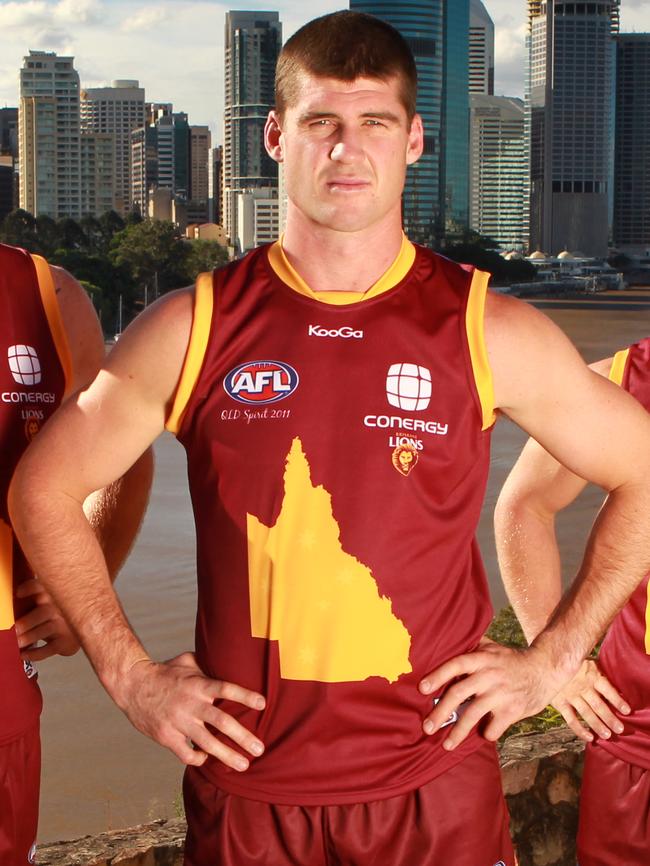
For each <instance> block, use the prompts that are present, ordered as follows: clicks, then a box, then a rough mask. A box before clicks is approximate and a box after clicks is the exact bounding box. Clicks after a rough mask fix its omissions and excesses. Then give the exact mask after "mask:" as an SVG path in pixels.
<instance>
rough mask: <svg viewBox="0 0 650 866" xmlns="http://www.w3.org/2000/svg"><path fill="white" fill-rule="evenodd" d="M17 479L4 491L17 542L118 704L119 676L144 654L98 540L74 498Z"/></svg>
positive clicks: (18, 475)
mask: <svg viewBox="0 0 650 866" xmlns="http://www.w3.org/2000/svg"><path fill="white" fill-rule="evenodd" d="M21 481H22V479H21V477H20V472H19V473H18V474H17V477H16V479H15V480H14V483H13V484H12V488H11V491H10V510H11V518H12V525H13V527H14V529H15V531H16V535H17V537H18V540H19V542H20V544H21V546H22V548H23V550H24V551H25V554H26V556H27V558H28V559H29V562H30V565H31V567H32V568H33V570H34V572H35V573H36V574H37V575H38V577H39V579H40V580H41V581H42V583H43V585H44V586H45V588H46V589H47V590H48V591H49V592H50V593H51V595H52V597H53V598H54V601H55V603H56V604H57V606H58V607H59V609H60V610H61V612H62V614H63V615H64V617H65V618H66V620H67V621H68V623H69V624H70V626H71V628H72V629H73V631H74V632H75V634H76V635H77V638H78V640H79V642H80V643H81V645H82V647H83V648H84V650H85V652H86V654H87V656H88V658H89V659H90V662H91V664H92V665H93V667H94V669H95V670H96V672H97V675H98V676H99V678H100V679H101V681H102V683H103V685H104V686H105V688H106V689H107V691H108V692H109V694H111V696H112V697H114V699H115V700H116V701H117V703H120V700H119V695H118V694H117V692H118V691H119V688H118V687H119V683H120V681H121V679H122V677H123V675H124V674H125V673H127V672H128V670H129V669H130V667H131V666H132V665H133V664H134V663H135V662H136V661H137V660H138V659H139V658H142V657H144V656H146V653H145V651H144V649H143V647H142V644H141V643H140V641H139V640H138V639H137V637H136V636H135V635H134V633H133V631H132V630H131V628H130V626H129V624H128V621H127V619H126V616H125V615H124V612H123V611H122V608H121V606H120V603H119V601H118V599H117V596H116V594H115V591H114V590H113V587H112V585H111V581H110V578H109V573H108V569H107V566H106V562H105V559H104V556H103V554H102V551H101V547H100V545H99V542H98V539H97V537H96V535H95V533H94V531H93V529H92V527H91V526H90V524H89V523H88V521H87V520H86V517H85V516H84V513H83V509H82V506H81V504H80V503H79V502H76V501H75V500H74V499H72V498H70V497H69V496H67V495H66V494H63V493H57V492H54V491H50V490H46V489H43V488H40V489H34V487H33V486H30V485H29V484H23V483H21Z"/></svg>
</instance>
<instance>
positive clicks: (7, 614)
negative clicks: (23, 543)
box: [0, 520, 14, 630]
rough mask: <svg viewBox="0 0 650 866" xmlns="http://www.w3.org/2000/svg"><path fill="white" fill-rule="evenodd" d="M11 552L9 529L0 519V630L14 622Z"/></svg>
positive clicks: (11, 540) (11, 537)
mask: <svg viewBox="0 0 650 866" xmlns="http://www.w3.org/2000/svg"><path fill="white" fill-rule="evenodd" d="M12 554H13V535H12V534H11V529H10V528H9V527H8V526H7V524H6V523H5V522H4V521H3V520H0V630H4V629H8V628H11V626H12V625H13V624H14V599H13V591H14V586H13V577H12V566H11V560H12Z"/></svg>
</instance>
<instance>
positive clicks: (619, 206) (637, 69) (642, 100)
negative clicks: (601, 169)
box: [613, 33, 650, 253]
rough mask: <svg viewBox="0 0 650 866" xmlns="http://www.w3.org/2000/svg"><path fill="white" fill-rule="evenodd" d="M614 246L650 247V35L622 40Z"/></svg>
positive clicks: (639, 249) (618, 67)
mask: <svg viewBox="0 0 650 866" xmlns="http://www.w3.org/2000/svg"><path fill="white" fill-rule="evenodd" d="M614 165H615V168H614V231H613V234H614V244H615V245H616V246H617V247H619V248H623V249H628V250H629V251H630V252H639V253H645V251H646V250H648V249H650V33H622V34H621V35H620V36H619V38H618V40H617V64H616V153H615V162H614Z"/></svg>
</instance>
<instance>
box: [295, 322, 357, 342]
mask: <svg viewBox="0 0 650 866" xmlns="http://www.w3.org/2000/svg"><path fill="white" fill-rule="evenodd" d="M307 333H308V335H309V336H310V337H343V339H345V340H349V339H350V337H354V338H355V339H356V340H362V339H363V331H355V330H354V328H348V327H347V325H344V326H343V327H342V328H338V330H337V329H335V328H332V329H330V330H328V329H327V328H323V327H322V326H321V325H310V326H309V331H308V332H307Z"/></svg>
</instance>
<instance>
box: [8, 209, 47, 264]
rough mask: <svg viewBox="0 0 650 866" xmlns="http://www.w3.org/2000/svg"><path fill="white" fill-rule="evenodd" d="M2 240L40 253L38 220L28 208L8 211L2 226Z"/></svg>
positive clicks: (31, 251)
mask: <svg viewBox="0 0 650 866" xmlns="http://www.w3.org/2000/svg"><path fill="white" fill-rule="evenodd" d="M0 240H2V241H3V243H5V244H12V245H13V246H15V247H23V249H26V250H29V252H30V253H40V252H41V248H40V245H39V242H38V236H37V233H36V220H35V219H34V217H33V216H32V215H31V214H30V213H28V212H27V211H26V210H22V209H21V208H17V209H16V210H12V211H11V213H8V214H7V216H6V217H5V218H4V220H3V222H2V227H1V228H0Z"/></svg>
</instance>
